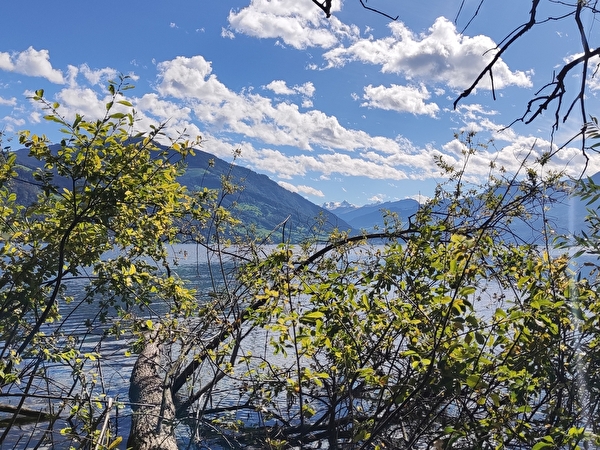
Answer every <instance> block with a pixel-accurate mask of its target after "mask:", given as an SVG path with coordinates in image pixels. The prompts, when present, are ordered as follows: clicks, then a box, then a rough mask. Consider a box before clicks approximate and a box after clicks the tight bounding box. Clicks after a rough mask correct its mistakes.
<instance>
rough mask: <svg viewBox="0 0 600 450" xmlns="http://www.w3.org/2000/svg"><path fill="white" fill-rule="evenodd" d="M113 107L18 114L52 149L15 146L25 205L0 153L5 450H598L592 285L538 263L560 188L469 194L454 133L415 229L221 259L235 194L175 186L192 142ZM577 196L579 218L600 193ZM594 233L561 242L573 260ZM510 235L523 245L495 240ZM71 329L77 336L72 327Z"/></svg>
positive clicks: (497, 182) (117, 92) (399, 224)
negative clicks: (199, 281) (181, 270)
mask: <svg viewBox="0 0 600 450" xmlns="http://www.w3.org/2000/svg"><path fill="white" fill-rule="evenodd" d="M127 88H128V84H127V79H123V80H121V81H120V82H118V83H111V84H109V93H110V94H111V97H112V98H111V100H110V101H109V103H108V104H107V107H106V115H105V117H104V118H103V119H101V120H98V121H88V120H85V119H84V118H82V117H80V116H76V117H75V120H74V121H72V122H69V121H67V120H66V119H65V118H63V117H61V116H60V114H59V105H57V104H50V103H48V102H47V101H46V100H45V99H44V97H43V93H42V92H41V91H39V92H37V93H36V95H35V100H37V101H39V102H42V104H43V105H45V107H46V108H47V109H48V111H47V112H48V114H47V115H46V119H47V120H50V121H53V122H56V123H58V124H59V126H60V127H61V128H62V129H63V130H64V132H65V138H64V139H63V140H62V141H61V143H60V144H59V145H58V146H51V145H49V143H48V142H47V140H46V139H45V138H43V137H38V136H35V135H31V134H29V133H23V134H22V135H21V142H22V143H23V144H24V145H25V146H26V147H28V148H29V151H30V154H31V155H32V156H34V157H36V158H38V159H39V160H40V161H42V162H43V164H42V166H41V168H40V170H38V171H37V172H36V175H35V180H37V181H35V183H37V185H38V187H39V189H40V190H39V195H38V197H37V199H36V200H35V202H34V203H33V204H30V205H28V206H24V205H21V204H19V203H18V202H17V198H16V195H15V193H14V192H13V190H14V189H13V187H14V185H15V183H20V182H23V181H25V179H24V178H23V177H21V176H19V175H18V173H22V170H23V168H20V167H16V165H15V161H16V158H15V154H14V153H12V152H10V151H6V152H4V153H3V154H2V158H3V159H2V165H1V166H0V217H1V218H2V221H0V226H1V227H2V230H1V233H0V236H1V239H2V241H1V242H2V246H1V247H0V249H1V250H0V251H1V252H2V258H0V336H1V341H2V347H1V349H0V358H1V359H0V364H1V365H0V369H1V370H0V383H1V385H2V396H1V399H2V401H1V402H0V403H1V406H0V407H1V408H2V411H4V412H6V413H8V417H7V421H6V423H5V425H6V426H5V428H4V430H3V434H2V436H1V440H2V443H3V445H4V444H6V445H13V446H15V447H18V446H21V447H40V446H41V445H43V443H44V442H45V441H47V440H49V441H50V442H51V445H54V446H63V447H65V446H74V447H75V446H77V447H80V448H115V447H117V446H119V445H120V443H121V441H122V440H123V439H122V438H123V437H124V436H125V434H126V432H125V433H124V432H123V430H122V423H123V422H122V420H121V421H118V420H116V419H117V415H118V414H123V413H124V411H125V410H124V406H125V405H127V406H129V407H130V408H131V412H130V413H129V412H128V413H127V414H129V415H130V416H131V432H130V434H129V439H128V446H130V447H133V448H136V449H141V450H145V449H155V448H176V446H177V439H176V437H177V433H178V432H179V433H180V434H181V433H183V432H184V431H183V429H185V430H187V434H188V436H189V438H188V441H189V443H190V445H194V444H198V445H204V444H206V445H212V444H219V445H221V446H225V447H227V446H229V447H233V448H235V447H239V448H247V447H252V446H254V447H256V446H259V447H262V448H281V449H284V448H298V447H300V448H310V447H311V446H312V447H314V446H327V447H328V448H332V449H334V448H356V449H376V448H399V449H402V448H406V449H409V448H420V447H425V448H446V449H450V448H452V449H462V448H464V449H467V448H468V449H470V448H507V449H519V448H534V449H536V450H539V449H542V448H551V447H554V448H578V447H579V448H581V447H585V446H590V445H592V446H598V445H600V430H599V429H598V423H600V420H599V419H600V418H599V417H598V415H599V409H598V408H599V407H598V404H599V397H598V386H600V380H599V379H598V376H599V374H600V371H598V367H597V361H598V360H599V356H600V355H598V354H597V352H598V345H597V344H598V339H599V338H598V333H597V330H598V329H600V328H599V327H600V323H599V321H600V314H598V311H597V310H598V305H599V304H600V302H598V298H597V296H598V284H597V281H596V280H595V279H594V278H591V277H589V276H586V275H585V274H584V273H581V274H580V276H579V277H574V276H573V274H572V272H571V269H570V259H569V256H568V255H567V254H565V253H558V254H557V253H556V252H555V251H554V248H553V245H554V244H553V241H552V237H551V232H550V231H551V225H552V224H551V222H550V221H549V220H548V217H547V216H546V209H547V206H548V205H549V204H551V203H552V202H553V201H558V200H559V199H560V197H561V196H564V195H566V194H567V193H568V192H569V189H570V186H569V185H567V184H565V183H564V182H563V181H561V176H560V174H556V173H548V174H546V175H545V176H543V177H542V176H540V175H538V172H537V171H536V170H535V168H534V167H532V166H529V165H528V163H527V161H524V162H523V166H522V171H523V174H514V175H512V176H509V175H507V174H506V173H505V172H504V171H503V170H502V168H491V170H492V172H491V173H492V176H491V177H490V179H489V181H488V183H487V184H486V185H484V186H472V185H469V184H468V183H467V182H466V181H465V180H464V177H463V173H464V171H465V168H466V167H467V166H468V164H469V159H470V158H471V156H472V155H473V154H474V153H475V152H476V151H477V150H478V149H477V147H478V145H479V144H478V142H477V141H476V136H475V135H474V134H467V135H464V136H462V140H463V143H464V147H463V148H464V165H463V166H462V167H452V166H450V165H448V164H447V163H446V162H445V161H444V160H443V159H440V160H438V165H439V167H440V169H441V170H443V171H444V172H445V174H446V176H447V178H448V181H447V183H446V184H444V185H442V186H440V188H439V189H438V190H437V192H436V195H435V197H434V199H432V201H431V202H429V203H428V204H427V205H424V207H423V208H422V209H421V210H420V211H419V212H418V213H417V214H416V215H415V216H414V217H410V218H399V217H395V216H393V215H389V216H388V217H387V219H388V225H387V226H386V227H385V228H384V229H382V230H380V231H378V232H377V233H374V234H362V235H357V236H349V235H347V234H345V233H343V232H337V233H334V234H332V235H331V236H330V237H329V239H328V240H327V241H326V242H322V241H319V240H315V241H312V242H305V243H303V244H302V245H300V246H299V247H294V246H292V245H291V244H290V243H289V242H282V243H281V244H280V245H279V246H277V247H276V248H271V247H264V246H263V245H262V244H261V242H258V241H249V242H247V243H244V244H243V243H242V242H241V241H236V242H235V243H236V245H235V246H229V245H228V240H229V238H230V237H231V236H234V235H235V227H236V226H237V223H236V221H235V218H233V217H231V216H230V214H229V213H228V211H226V210H224V209H223V208H222V206H221V205H222V204H223V196H224V195H228V193H230V192H234V191H235V189H236V187H235V186H233V185H232V184H231V180H229V179H227V177H225V179H224V190H223V192H221V193H220V194H219V193H215V192H210V191H207V190H200V191H199V192H195V193H194V192H189V191H188V190H187V189H186V188H184V187H183V186H181V185H180V184H179V183H178V182H177V175H178V174H179V173H180V172H181V170H182V165H181V164H182V163H183V162H184V161H185V157H186V155H188V154H189V153H190V152H192V151H193V149H192V143H190V142H187V141H179V140H177V141H173V142H171V145H170V146H169V147H161V146H158V145H157V144H156V142H155V141H156V140H157V139H158V138H159V137H160V133H161V128H160V127H155V128H153V129H152V131H151V132H150V133H147V134H146V133H141V134H140V133H137V132H135V131H134V128H133V127H134V125H135V116H134V114H133V112H131V109H130V108H131V106H130V104H129V103H128V102H127V101H126V100H124V98H123V97H122V92H123V90H124V89H127ZM594 123H595V122H594ZM590 128H591V129H593V130H594V131H593V132H590V137H591V138H593V139H597V137H598V132H597V127H596V128H595V125H591V126H590ZM536 163H537V164H541V165H542V167H543V166H544V161H537V162H536ZM521 175H522V176H521ZM582 186H583V187H582V189H583V190H582V195H583V196H584V198H589V199H590V201H591V202H592V203H593V202H595V201H596V200H597V199H598V197H599V194H598V187H597V186H595V185H594V184H593V183H588V184H585V185H582ZM585 189H587V190H585ZM594 217H595V216H594V215H593V213H590V219H589V221H590V225H591V229H592V230H593V231H592V232H590V233H589V234H585V235H582V236H581V237H580V238H579V240H578V241H576V242H577V243H578V244H579V245H580V246H581V247H582V248H583V249H589V251H590V252H591V253H594V252H597V248H598V242H597V241H598V239H597V234H598V231H597V230H598V221H597V217H596V218H594ZM519 221H520V222H521V223H525V224H529V225H530V226H531V229H532V231H537V234H535V236H536V237H537V240H535V241H531V240H524V239H523V236H520V235H516V234H515V233H513V232H512V229H513V226H514V224H515V223H517V222H519ZM182 241H191V242H195V243H197V244H198V245H199V246H201V248H204V249H205V250H206V255H207V264H204V265H202V266H201V270H202V271H205V272H206V274H207V276H206V277H205V279H208V281H209V282H210V285H209V286H205V287H200V288H199V289H198V290H196V289H195V288H194V287H193V286H192V285H191V284H190V283H189V281H188V282H186V281H184V280H182V278H180V276H179V275H178V274H177V271H176V267H175V266H174V261H173V260H172V259H170V258H169V256H168V254H167V246H168V245H170V244H172V243H175V242H182ZM242 244H243V245H242ZM74 289H77V290H78V291H80V292H82V293H83V294H82V295H76V293H75V292H74ZM84 307H85V308H89V309H90V310H92V308H95V309H93V311H94V315H93V317H92V318H89V317H88V318H87V319H75V318H74V315H75V312H76V311H77V310H78V309H81V308H84ZM77 320H80V321H81V322H80V323H79V322H77ZM69 321H71V324H72V323H73V321H75V322H76V323H77V325H78V326H79V327H80V328H79V329H80V330H81V332H77V333H73V332H72V330H73V329H75V330H76V329H77V328H76V327H75V328H74V327H73V325H69ZM67 330H71V331H67ZM123 338H125V339H127V343H125V344H123V343H121V344H120V345H121V346H120V347H117V348H118V349H119V350H118V352H119V353H118V358H119V360H118V361H119V364H121V365H122V364H123V361H126V360H127V356H126V355H127V354H129V353H131V354H135V353H137V356H132V358H131V360H135V361H136V362H135V364H134V365H133V368H132V375H131V378H130V379H126V380H122V381H121V383H122V384H124V385H129V394H130V395H129V401H127V400H126V399H123V398H115V397H114V392H113V391H112V389H111V386H110V382H109V380H108V379H107V378H106V377H107V376H108V373H109V372H110V371H111V367H110V363H111V361H112V362H114V359H111V356H110V353H111V352H112V351H114V344H115V339H123ZM111 344H112V345H113V347H112V348H111ZM117 344H118V342H117ZM125 351H127V352H128V353H127V354H124V353H125ZM58 373H62V374H63V378H61V379H59V378H57V376H56V375H57V374H58ZM65 373H67V374H68V376H67V377H66V379H65V377H64V374H65ZM113 373H114V371H113ZM113 379H114V378H113ZM32 417H33V420H34V424H35V426H33V425H32V426H29V427H27V426H26V427H25V429H26V430H28V432H27V434H25V435H24V434H23V433H22V432H20V431H19V432H17V431H16V427H17V425H18V424H19V423H22V421H23V419H26V420H27V421H30V420H31V418H32ZM119 423H121V428H118V427H117V425H118V424H119ZM177 430H179V431H177ZM21 436H24V437H21ZM19 439H21V440H22V441H21V442H16V441H18V440H19Z"/></svg>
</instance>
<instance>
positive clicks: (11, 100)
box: [0, 97, 17, 106]
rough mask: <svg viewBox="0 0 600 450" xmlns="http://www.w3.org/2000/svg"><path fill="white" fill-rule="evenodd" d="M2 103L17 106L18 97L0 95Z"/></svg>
mask: <svg viewBox="0 0 600 450" xmlns="http://www.w3.org/2000/svg"><path fill="white" fill-rule="evenodd" d="M0 105H5V106H16V105H17V99H16V97H11V98H3V97H0Z"/></svg>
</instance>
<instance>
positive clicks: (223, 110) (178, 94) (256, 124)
mask: <svg viewBox="0 0 600 450" xmlns="http://www.w3.org/2000/svg"><path fill="white" fill-rule="evenodd" d="M157 68H158V71H159V83H158V85H157V91H158V93H159V95H161V96H163V97H169V96H171V97H174V98H176V99H181V100H183V101H184V103H185V104H186V105H187V106H189V107H190V108H192V109H193V111H194V113H195V115H196V117H197V119H198V120H200V121H201V122H203V123H204V124H205V125H207V126H209V127H212V128H214V129H215V130H216V131H225V132H234V133H239V134H242V135H244V136H247V137H249V138H256V139H260V140H262V141H263V142H265V143H267V144H272V145H279V146H282V145H289V146H293V147H297V148H299V149H304V150H312V149H313V147H314V146H319V147H322V148H327V149H343V150H346V151H352V150H358V149H366V148H373V149H377V150H380V151H385V152H391V153H393V152H396V151H398V148H399V147H398V144H397V143H396V142H395V141H394V140H393V139H389V138H385V137H382V136H370V135H369V134H368V133H366V132H364V131H360V130H352V129H347V128H345V127H343V126H342V125H341V124H340V123H339V122H338V120H337V118H336V117H334V116H328V115H327V114H325V113H323V112H322V111H317V110H310V111H306V112H300V110H299V107H298V105H296V104H289V103H285V102H281V103H274V102H273V101H272V100H271V99H269V98H266V97H263V96H260V95H257V94H253V93H251V92H242V93H235V92H233V91H231V90H230V89H228V88H227V87H226V86H225V85H224V84H222V83H221V82H220V81H219V80H218V79H217V77H216V75H214V74H212V67H211V63H210V62H208V61H206V60H205V59H204V58H203V57H202V56H194V57H192V58H186V57H177V58H175V59H174V60H171V61H165V62H162V63H159V64H158V66H157ZM303 86H304V88H303V89H305V90H306V91H307V92H312V89H311V88H310V85H306V84H305V85H303Z"/></svg>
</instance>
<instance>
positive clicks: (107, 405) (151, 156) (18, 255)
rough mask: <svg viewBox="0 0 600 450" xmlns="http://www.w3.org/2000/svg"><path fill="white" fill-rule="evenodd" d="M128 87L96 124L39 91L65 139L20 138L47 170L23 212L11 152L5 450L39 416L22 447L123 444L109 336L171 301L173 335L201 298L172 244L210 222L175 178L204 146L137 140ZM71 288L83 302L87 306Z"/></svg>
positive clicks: (2, 208) (5, 228)
mask: <svg viewBox="0 0 600 450" xmlns="http://www.w3.org/2000/svg"><path fill="white" fill-rule="evenodd" d="M129 87H130V86H129V84H128V80H127V78H126V77H123V78H121V79H120V80H119V81H118V82H111V83H110V84H109V86H108V90H109V94H110V96H111V99H110V101H109V102H108V103H107V105H106V113H105V116H104V117H103V118H102V119H100V120H97V121H88V120H85V119H84V118H83V117H81V116H79V115H77V116H76V118H75V120H74V121H73V122H69V121H67V120H66V119H65V118H64V117H62V116H61V115H60V114H59V110H58V109H59V105H58V104H51V103H49V102H48V101H47V100H45V99H44V97H43V92H42V91H37V92H36V93H35V96H34V97H33V100H35V101H37V102H40V103H41V104H42V105H43V106H44V107H45V109H46V110H47V115H46V116H45V119H46V120H48V121H52V122H55V123H57V124H58V125H59V126H60V127H61V130H62V131H63V133H64V135H65V137H64V139H63V140H62V141H61V142H60V144H59V145H58V146H51V145H50V144H49V142H48V140H47V139H46V138H45V137H44V136H37V135H31V134H30V133H28V132H23V133H22V134H21V136H20V143H21V144H22V145H24V146H26V147H27V148H29V152H30V155H31V156H32V157H33V158H36V159H37V160H39V161H41V163H42V164H41V168H40V169H39V170H37V171H36V172H35V173H34V177H35V180H36V181H35V184H36V185H37V186H38V188H39V195H38V196H37V199H36V200H35V201H34V202H33V203H32V204H30V205H23V204H19V203H18V202H17V196H16V194H15V192H13V189H12V188H13V187H14V185H15V184H16V183H19V182H22V181H21V180H20V179H19V177H18V176H17V174H18V171H21V170H22V169H23V168H22V167H21V168H18V167H16V166H15V161H16V155H15V154H14V153H12V152H5V153H3V159H2V161H1V162H2V168H1V171H0V172H1V175H0V214H1V217H2V220H1V222H0V227H1V230H0V236H1V237H0V242H1V243H2V245H1V246H0V254H1V257H0V341H1V342H2V346H1V348H0V385H1V386H2V399H3V405H2V410H3V411H4V412H9V413H10V414H11V415H10V416H9V417H8V418H7V419H6V423H5V427H4V429H3V431H2V435H1V436H0V443H1V442H5V441H7V439H9V438H10V436H11V433H13V444H14V443H15V442H14V433H15V426H16V425H17V424H18V423H19V421H20V420H21V419H23V417H24V416H25V417H27V415H29V416H32V415H33V417H34V418H37V419H39V420H41V423H44V422H45V423H46V425H44V427H45V429H37V428H36V429H32V430H30V431H31V435H30V436H28V437H23V438H22V439H28V440H27V442H28V444H25V446H27V447H29V446H33V445H36V444H35V443H36V442H37V445H36V447H37V446H39V445H40V444H41V443H42V442H43V441H44V440H49V441H50V442H54V443H55V444H56V445H59V444H58V442H60V439H58V438H57V437H56V436H60V434H57V433H56V431H57V430H60V432H61V434H62V435H63V436H65V437H67V438H68V439H67V441H68V442H73V443H75V442H78V443H79V445H80V446H82V447H83V448H94V446H95V448H99V446H100V445H107V446H111V445H116V443H117V442H118V439H120V438H118V437H117V436H114V435H111V434H110V433H109V431H110V430H109V429H107V428H106V423H107V422H104V421H105V420H107V419H108V417H109V414H111V411H110V409H111V405H113V403H112V401H110V400H111V399H109V398H108V397H109V395H110V394H109V391H110V386H109V385H108V384H107V383H108V380H105V379H104V378H103V376H104V374H105V371H106V370H107V367H106V366H105V359H106V358H107V354H106V352H108V351H109V350H106V351H105V349H104V348H105V346H107V345H109V344H108V341H109V335H111V334H112V335H114V336H117V337H119V336H122V335H123V334H124V333H127V335H128V336H131V334H130V332H131V331H132V330H133V331H134V332H137V331H138V330H139V332H140V333H141V334H143V331H144V330H151V329H153V328H154V324H153V322H152V320H150V319H148V320H146V321H143V320H139V319H138V313H137V311H139V310H140V309H141V310H142V311H143V310H144V309H150V310H151V309H152V308H153V305H154V304H156V302H161V303H163V304H164V307H163V311H164V314H165V316H164V319H163V326H165V325H166V324H168V323H169V321H170V320H175V319H173V318H170V317H169V311H170V310H175V309H176V310H177V314H178V315H179V316H185V315H189V314H191V312H192V311H194V308H195V307H196V303H195V298H194V296H193V290H192V289H190V288H188V287H186V286H185V285H184V284H183V282H182V281H181V280H180V279H179V278H178V277H177V276H175V275H174V274H173V273H171V271H170V268H169V265H170V263H169V261H168V260H167V252H166V245H167V244H168V243H169V242H173V241H174V240H176V238H177V234H178V233H180V232H181V231H182V227H183V226H184V225H185V224H186V223H189V224H191V225H193V226H195V227H200V226H202V224H204V223H206V221H207V220H208V219H210V214H209V213H207V211H206V210H205V209H204V206H203V202H206V201H209V200H210V198H211V194H210V193H209V192H208V191H205V192H200V193H197V194H196V195H194V196H192V195H191V194H190V193H189V192H187V190H186V189H185V188H184V187H183V186H181V185H180V184H179V183H178V182H177V180H176V177H177V175H178V174H179V173H180V171H181V162H182V161H183V160H184V159H185V156H186V155H187V154H189V153H191V152H192V151H193V150H192V145H193V144H194V142H189V141H183V140H180V141H177V142H172V144H171V145H170V146H169V147H168V148H165V147H162V148H159V147H158V146H157V145H156V144H155V139H157V138H158V137H160V135H161V127H153V128H152V130H151V131H150V132H149V133H136V132H134V125H135V117H134V115H133V113H132V112H131V104H130V103H129V102H128V101H126V100H125V99H124V97H123V95H122V93H123V91H124V90H126V89H128V88H129ZM17 169H19V170H17ZM73 286H75V288H76V289H77V290H78V291H80V292H83V293H84V294H83V295H77V296H76V293H75V292H73V289H74V288H73ZM85 308H90V309H91V311H93V315H90V316H88V317H87V319H86V320H85V321H83V319H82V323H78V324H76V326H77V328H76V329H78V330H79V332H78V333H76V334H70V333H68V332H67V331H66V330H65V328H67V323H68V322H69V321H71V320H72V319H71V316H72V315H74V314H77V311H78V310H80V309H85ZM142 315H143V313H142ZM107 361H109V359H107ZM57 366H59V367H62V369H57V368H56V367H57ZM57 373H63V374H64V373H67V374H68V373H70V378H71V380H70V382H69V380H68V379H67V380H57V379H54V378H53V376H55V375H56V374H57ZM44 404H45V407H43V406H44ZM39 411H43V412H39ZM112 412H113V413H114V411H112ZM103 423H104V424H105V425H104V427H102V424H103ZM60 445H61V446H62V445H66V444H64V443H63V444H60Z"/></svg>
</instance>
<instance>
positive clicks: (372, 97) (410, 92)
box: [360, 84, 440, 117]
mask: <svg viewBox="0 0 600 450" xmlns="http://www.w3.org/2000/svg"><path fill="white" fill-rule="evenodd" d="M430 97H431V94H430V93H429V91H428V90H427V88H426V87H425V85H423V84H421V86H419V87H415V86H398V85H397V84H392V85H391V86H390V87H389V88H388V87H385V86H372V85H368V86H367V87H365V94H364V95H363V99H364V100H366V101H365V102H364V103H361V105H360V106H367V107H369V108H379V109H385V110H389V111H398V112H408V113H411V114H415V115H418V114H424V115H427V116H431V117H435V115H436V114H437V113H438V111H439V110H440V108H439V106H438V105H437V104H435V103H425V100H428V99H429V98H430Z"/></svg>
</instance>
